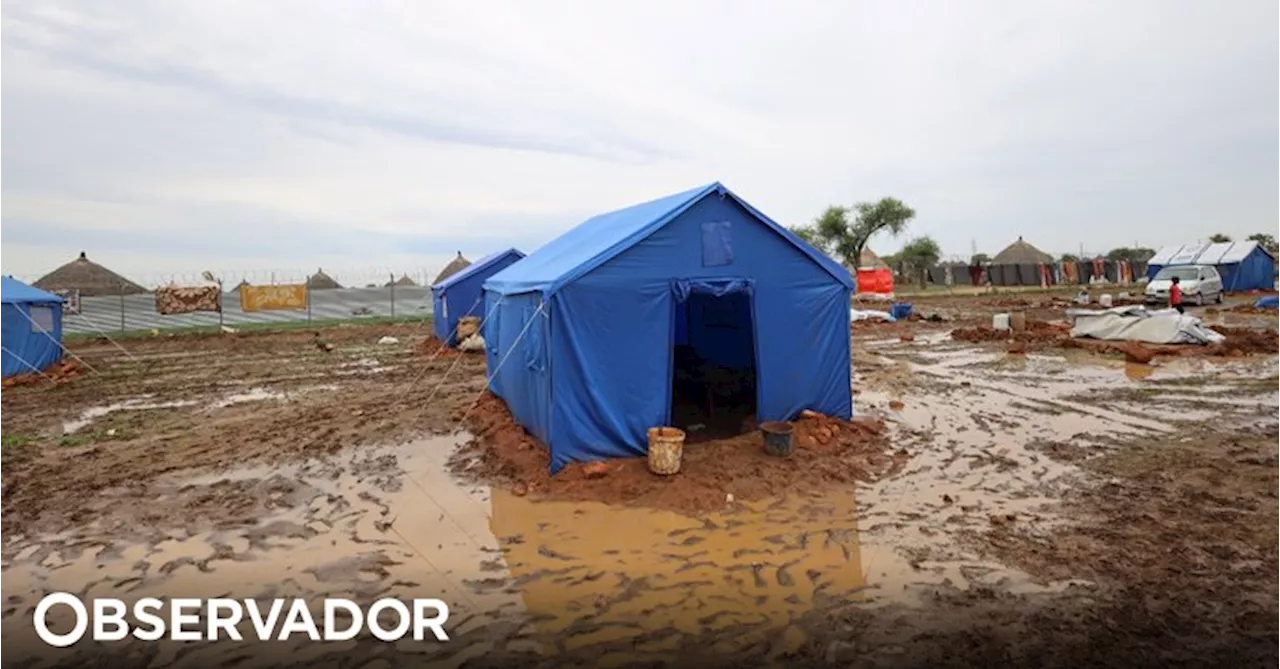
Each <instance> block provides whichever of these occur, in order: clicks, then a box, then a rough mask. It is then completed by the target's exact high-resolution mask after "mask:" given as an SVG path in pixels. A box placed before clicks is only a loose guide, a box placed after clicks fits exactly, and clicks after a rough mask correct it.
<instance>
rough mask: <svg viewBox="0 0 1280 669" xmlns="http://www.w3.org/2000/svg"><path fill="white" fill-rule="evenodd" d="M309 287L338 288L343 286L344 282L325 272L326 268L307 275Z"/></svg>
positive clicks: (316, 288) (318, 288)
mask: <svg viewBox="0 0 1280 669" xmlns="http://www.w3.org/2000/svg"><path fill="white" fill-rule="evenodd" d="M307 288H309V289H311V290H337V289H339V288H342V284H340V283H338V282H337V281H334V280H333V277H331V276H329V275H328V274H325V273H324V270H322V269H317V270H316V273H315V274H312V275H311V276H309V277H307Z"/></svg>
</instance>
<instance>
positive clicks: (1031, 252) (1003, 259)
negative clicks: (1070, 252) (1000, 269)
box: [991, 236, 1053, 265]
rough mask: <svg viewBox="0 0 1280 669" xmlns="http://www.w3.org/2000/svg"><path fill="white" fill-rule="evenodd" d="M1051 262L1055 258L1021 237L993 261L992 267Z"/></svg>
mask: <svg viewBox="0 0 1280 669" xmlns="http://www.w3.org/2000/svg"><path fill="white" fill-rule="evenodd" d="M1051 262H1053V256H1051V255H1049V254H1048V253H1045V252H1044V251H1041V250H1040V249H1038V248H1036V247H1034V246H1032V245H1031V244H1028V243H1027V242H1026V241H1023V239H1022V237H1021V236H1019V237H1018V241H1016V242H1014V243H1012V244H1010V245H1008V246H1006V247H1005V248H1004V250H1003V251H1001V252H999V253H997V254H996V257H994V258H992V259H991V264H992V265H1039V264H1040V263H1051Z"/></svg>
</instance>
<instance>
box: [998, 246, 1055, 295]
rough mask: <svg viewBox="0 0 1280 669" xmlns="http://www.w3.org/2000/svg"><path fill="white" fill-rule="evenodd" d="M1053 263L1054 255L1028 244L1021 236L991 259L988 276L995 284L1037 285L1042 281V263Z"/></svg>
mask: <svg viewBox="0 0 1280 669" xmlns="http://www.w3.org/2000/svg"><path fill="white" fill-rule="evenodd" d="M1051 264H1053V256H1051V255H1049V254H1048V253H1045V252H1044V251H1041V250H1040V249H1038V248H1036V247H1034V246H1032V245H1031V244H1028V243H1027V242H1026V241H1025V240H1023V239H1022V237H1021V236H1019V237H1018V241H1016V242H1014V243H1012V244H1010V245H1008V246H1006V247H1005V249H1004V250H1003V251H1001V252H999V253H997V254H996V257H994V258H992V259H991V265H990V267H988V268H987V276H988V277H989V279H990V281H991V284H992V285H995V286H1035V285H1039V284H1040V282H1041V269H1040V266H1041V265H1051Z"/></svg>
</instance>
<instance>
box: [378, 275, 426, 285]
mask: <svg viewBox="0 0 1280 669" xmlns="http://www.w3.org/2000/svg"><path fill="white" fill-rule="evenodd" d="M392 284H394V285H397V286H416V285H418V284H417V283H416V282H414V280H413V279H410V278H409V275H408V274H403V275H401V276H400V278H399V279H396V280H395V281H388V282H387V285H386V286H383V287H384V288H390V287H391V285H392Z"/></svg>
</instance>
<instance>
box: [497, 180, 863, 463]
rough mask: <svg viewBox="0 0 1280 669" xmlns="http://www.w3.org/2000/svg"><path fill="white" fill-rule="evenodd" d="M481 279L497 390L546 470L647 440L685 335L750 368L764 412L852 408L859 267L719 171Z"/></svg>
mask: <svg viewBox="0 0 1280 669" xmlns="http://www.w3.org/2000/svg"><path fill="white" fill-rule="evenodd" d="M484 289H485V302H486V307H485V309H486V313H489V314H491V315H490V316H489V318H488V319H487V320H486V322H485V328H484V337H485V341H486V344H487V363H488V369H489V375H490V383H491V388H492V389H493V392H494V393H495V394H497V395H498V396H499V397H501V398H502V399H504V400H505V401H506V402H507V405H508V406H509V407H510V409H511V412H512V414H513V416H514V417H515V418H516V420H517V421H518V422H519V423H520V424H521V425H523V426H524V427H525V428H526V429H527V430H529V432H530V433H532V434H533V435H534V436H536V437H537V438H538V439H540V440H541V441H542V442H543V443H544V444H546V445H547V447H548V448H549V449H550V451H551V470H552V472H555V471H558V470H559V469H560V468H562V467H563V466H564V465H565V464H567V463H569V462H572V461H579V462H581V461H590V460H598V459H605V458H614V457H631V456H641V455H644V454H645V453H646V452H647V449H648V438H647V431H648V429H649V428H651V427H655V426H661V425H669V424H670V421H671V418H672V393H673V390H672V381H673V370H674V367H675V365H674V349H675V347H676V346H677V345H678V344H679V345H682V346H690V347H693V348H695V349H698V352H699V353H700V354H701V355H702V356H704V357H706V358H711V359H715V360H716V361H717V363H718V364H722V365H726V366H738V367H748V368H751V369H753V370H754V376H755V379H754V385H755V395H756V397H755V402H754V404H755V412H756V415H757V417H758V419H759V420H761V421H766V420H789V419H792V418H794V417H795V416H796V414H798V413H799V412H800V411H802V410H804V409H812V410H815V411H819V412H821V413H824V414H827V415H831V416H837V417H841V418H849V417H850V415H851V413H852V409H853V406H852V398H851V396H850V383H851V379H850V370H849V364H850V359H849V300H850V296H851V294H852V290H853V278H852V277H851V276H850V274H849V272H848V270H846V269H845V268H843V267H841V266H840V265H839V264H838V263H836V262H834V261H833V260H831V259H830V258H828V257H827V256H825V255H823V254H822V253H821V252H819V251H818V250H816V249H815V248H813V247H812V246H810V245H809V244H807V243H805V242H804V241H802V240H800V239H799V238H798V237H796V236H795V235H793V234H792V233H791V232H789V231H788V230H787V229H786V228H784V227H782V226H781V225H778V224H777V223H775V222H774V221H772V220H770V219H769V218H768V217H767V216H765V215H764V214H762V213H760V212H759V211H757V210H756V209H754V208H753V207H751V205H749V204H747V203H746V202H745V201H744V200H742V199H741V198H739V197H738V196H737V195H734V194H733V193H732V192H730V191H729V190H728V189H727V188H725V187H724V186H722V185H721V184H719V183H713V184H710V185H707V186H703V187H701V188H695V189H693V190H689V191H685V192H683V193H678V194H676V195H671V196H668V197H664V198H662V199H659V200H654V201H652V202H646V203H644V204H639V205H636V206H633V207H629V208H626V209H621V210H619V211H615V212H612V213H608V214H602V215H600V216H596V217H595V218H592V219H590V220H588V221H586V222H585V223H583V224H581V225H579V226H578V227H576V228H573V229H571V230H569V231H568V232H566V233H565V234H564V235H561V236H560V237H558V238H556V239H554V240H552V241H551V242H550V243H548V244H547V245H546V246H544V247H543V248H541V249H539V250H538V251H536V252H535V253H533V254H532V255H530V256H529V257H527V258H525V259H524V260H522V261H521V262H519V263H517V264H515V265H512V266H511V267H508V268H507V269H506V270H503V271H502V272H499V273H497V274H495V275H494V276H493V277H492V278H490V279H489V280H488V281H486V282H485V284H484Z"/></svg>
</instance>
